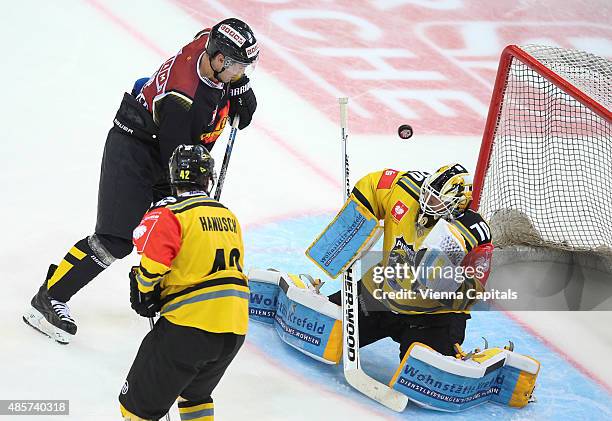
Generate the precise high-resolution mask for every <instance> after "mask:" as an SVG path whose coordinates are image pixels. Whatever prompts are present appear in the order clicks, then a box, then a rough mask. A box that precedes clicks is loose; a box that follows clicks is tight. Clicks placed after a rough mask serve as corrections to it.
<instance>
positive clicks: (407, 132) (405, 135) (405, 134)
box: [397, 124, 412, 139]
mask: <svg viewBox="0 0 612 421" xmlns="http://www.w3.org/2000/svg"><path fill="white" fill-rule="evenodd" d="M397 134H398V136H399V137H400V138H402V139H410V138H411V137H412V126H410V124H402V125H401V126H399V127H398V128H397Z"/></svg>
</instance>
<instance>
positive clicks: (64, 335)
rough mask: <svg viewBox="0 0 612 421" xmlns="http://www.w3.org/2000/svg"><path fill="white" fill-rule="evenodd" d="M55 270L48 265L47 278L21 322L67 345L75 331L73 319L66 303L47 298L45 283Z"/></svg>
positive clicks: (55, 267)
mask: <svg viewBox="0 0 612 421" xmlns="http://www.w3.org/2000/svg"><path fill="white" fill-rule="evenodd" d="M56 269H57V266H56V265H50V266H49V271H48V272H47V278H46V279H45V282H44V283H43V284H42V285H41V287H40V289H39V290H38V293H37V294H36V295H35V296H34V297H33V298H32V308H31V309H29V310H28V311H26V312H25V314H24V315H23V321H24V322H26V323H27V324H29V325H30V326H32V327H33V328H34V329H36V330H38V331H40V332H42V333H44V334H45V335H47V336H49V337H50V338H51V339H54V340H55V341H56V342H58V343H60V344H64V345H65V344H68V343H70V340H71V339H72V338H73V337H74V335H75V334H76V331H77V325H76V323H75V322H74V319H73V318H72V317H70V309H69V308H68V305H67V304H66V303H62V302H61V301H57V300H54V299H52V298H51V297H49V294H48V293H47V281H48V280H49V278H51V276H52V275H53V272H55V270H56Z"/></svg>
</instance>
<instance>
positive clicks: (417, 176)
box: [402, 171, 429, 187]
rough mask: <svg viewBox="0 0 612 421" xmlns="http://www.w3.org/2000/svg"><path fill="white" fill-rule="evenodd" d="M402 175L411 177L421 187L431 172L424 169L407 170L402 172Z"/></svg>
mask: <svg viewBox="0 0 612 421" xmlns="http://www.w3.org/2000/svg"><path fill="white" fill-rule="evenodd" d="M402 176H403V177H407V178H409V179H410V180H412V181H413V182H414V183H416V184H417V185H418V186H419V187H421V186H422V185H423V182H424V181H425V179H426V178H427V177H428V176H429V173H428V172H423V171H406V172H405V173H404V174H402Z"/></svg>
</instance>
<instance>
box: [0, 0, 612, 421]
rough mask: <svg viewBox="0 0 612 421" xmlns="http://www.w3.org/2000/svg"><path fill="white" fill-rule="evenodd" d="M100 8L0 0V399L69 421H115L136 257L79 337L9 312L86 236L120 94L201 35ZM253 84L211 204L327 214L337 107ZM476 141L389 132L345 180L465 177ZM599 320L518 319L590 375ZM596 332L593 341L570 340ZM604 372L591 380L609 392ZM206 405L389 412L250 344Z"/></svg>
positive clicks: (358, 141)
mask: <svg viewBox="0 0 612 421" xmlns="http://www.w3.org/2000/svg"><path fill="white" fill-rule="evenodd" d="M100 3H102V2H94V1H77V0H64V1H61V2H60V1H55V2H49V1H46V2H41V1H35V0H22V1H21V2H18V3H17V2H11V3H10V6H8V5H3V11H2V15H3V19H2V21H3V23H2V25H0V47H1V51H2V54H3V60H2V66H1V68H0V77H1V80H2V81H3V101H2V104H1V105H0V111H1V113H0V115H1V121H2V141H1V142H0V163H1V165H0V180H2V197H3V202H4V203H3V206H2V213H1V216H2V234H3V241H2V243H1V245H0V280H1V282H2V285H3V295H2V298H3V300H2V303H1V305H0V320H1V326H2V327H3V331H2V340H1V341H0V373H1V377H0V399H70V402H71V414H72V415H71V417H70V419H74V420H114V419H118V418H119V417H118V409H117V394H118V392H119V390H120V388H121V385H122V383H123V379H124V377H125V374H126V373H127V370H128V369H129V366H130V364H131V362H132V359H133V357H134V355H135V353H136V350H137V348H138V345H139V343H140V340H141V339H142V337H143V335H144V334H145V332H146V331H147V330H148V324H147V321H146V320H144V319H142V318H139V317H138V316H136V315H135V314H134V313H133V312H132V311H131V310H130V308H129V303H128V286H127V282H126V276H125V274H126V273H127V270H128V268H129V267H130V266H131V265H132V264H133V263H134V262H136V261H137V259H136V257H135V256H130V257H129V258H127V259H124V260H123V261H121V262H118V263H116V264H114V265H113V266H112V267H111V268H110V269H109V270H107V271H105V272H104V273H103V274H102V275H101V276H100V277H99V278H98V279H96V280H95V281H94V282H92V283H91V284H90V285H88V286H87V287H86V288H85V289H84V290H83V291H82V292H81V293H79V295H78V296H77V297H76V298H75V299H73V300H72V301H71V303H70V304H71V309H72V312H73V314H74V316H75V317H76V319H77V320H78V323H79V333H78V335H77V338H76V340H75V341H74V342H73V343H72V344H70V345H69V346H66V347H62V346H60V345H57V344H54V343H53V342H51V341H50V340H48V339H47V338H45V337H43V336H42V335H40V334H37V333H36V332H34V331H32V330H31V329H28V328H27V327H26V326H25V325H24V324H23V322H22V321H21V313H22V311H23V310H24V309H25V308H26V307H27V306H28V303H29V300H30V298H31V296H32V295H33V294H34V292H35V291H36V289H37V288H38V286H39V284H40V283H41V281H42V277H43V276H44V274H45V273H46V267H47V265H48V263H50V262H57V261H58V260H59V259H60V258H61V256H62V255H63V254H64V253H65V252H66V250H68V248H69V247H70V246H71V245H72V244H73V243H74V242H75V241H76V240H78V239H80V238H82V237H83V236H84V235H85V234H87V233H90V232H91V231H92V229H93V225H94V223H95V209H96V199H97V183H98V173H99V166H100V159H101V155H102V150H103V146H104V139H105V136H106V132H107V131H108V129H109V128H110V127H111V126H110V125H111V121H112V117H113V116H114V113H115V111H116V108H117V106H118V104H119V101H120V99H121V95H122V92H123V91H124V90H129V89H130V87H131V84H132V83H133V81H134V80H135V79H136V78H137V77H140V76H144V75H148V74H150V73H152V72H153V71H154V70H155V69H156V68H157V66H159V64H160V63H161V62H162V61H163V59H164V58H165V56H162V53H166V54H171V53H174V51H175V50H176V49H177V47H178V46H179V45H182V43H184V42H185V40H188V39H190V37H191V36H193V34H195V33H196V32H197V31H198V30H199V29H200V25H199V24H198V22H196V21H194V20H193V19H191V18H190V17H188V16H186V15H185V14H184V13H183V12H181V11H180V10H178V9H177V8H176V7H175V6H174V5H173V4H171V3H168V2H162V1H160V2H155V7H145V6H146V5H148V4H149V2H146V1H144V0H140V1H130V2H121V1H118V0H113V1H105V2H104V5H105V6H104V7H108V8H109V10H111V11H113V13H115V14H116V15H118V16H120V17H121V18H122V19H124V20H126V21H128V22H130V23H131V24H132V25H133V27H134V28H136V29H137V30H138V31H140V33H143V34H147V36H148V37H149V38H150V39H152V40H155V47H156V49H157V51H155V49H154V48H149V47H147V46H146V45H145V44H143V42H142V40H139V39H138V38H137V37H135V36H133V34H130V33H129V32H127V31H126V30H124V29H121V28H120V27H119V26H117V23H116V22H113V21H112V20H111V19H109V18H108V17H107V16H106V15H104V13H102V12H101V11H100V9H99V8H97V7H95V5H96V4H100ZM236 3H238V2H236ZM253 83H254V85H255V87H256V90H257V95H258V98H259V109H258V111H257V115H256V117H255V120H256V122H255V123H254V124H253V126H252V127H250V128H249V129H248V130H245V131H244V132H241V133H239V136H238V138H237V146H236V148H235V150H234V154H233V156H232V162H231V166H230V170H229V174H228V177H227V179H226V183H225V190H224V193H223V202H224V203H226V204H227V205H228V206H229V207H231V208H232V209H233V210H234V211H235V213H236V214H237V215H238V217H239V218H240V220H241V221H242V223H243V225H244V226H245V227H246V229H247V230H248V229H249V227H250V226H257V225H258V224H260V223H263V222H266V221H275V220H277V219H279V218H281V217H282V216H284V215H304V214H317V213H321V212H323V211H328V210H332V209H335V208H336V207H337V206H338V205H339V203H340V183H339V181H333V180H334V179H335V180H338V179H339V175H340V160H339V156H338V155H339V147H338V145H337V143H336V142H337V139H338V133H339V129H338V126H337V123H336V104H335V103H334V102H333V101H332V102H330V103H327V104H321V105H320V107H319V109H315V108H313V107H312V106H311V105H310V104H309V103H307V102H306V101H304V100H303V99H302V98H300V97H299V96H298V95H297V94H296V93H294V92H293V91H292V90H291V87H290V86H286V85H284V84H283V83H281V82H280V81H279V80H277V79H275V77H274V76H273V75H272V74H271V73H269V72H268V69H266V67H265V66H261V68H258V69H257V78H256V79H255V80H254V82H253ZM266 97H273V99H266ZM287 104H290V106H288V105H287ZM479 143H480V141H479V138H478V137H476V136H474V137H463V138H457V137H452V136H444V137H433V136H431V137H422V136H419V135H418V134H417V135H415V138H414V139H413V140H411V141H410V142H403V143H402V142H400V141H399V140H397V138H396V137H395V134H394V133H391V134H390V135H387V134H381V135H380V136H376V137H374V136H353V137H351V146H350V148H351V160H352V161H351V162H352V168H351V170H352V174H355V175H358V174H363V173H365V172H367V171H369V170H377V169H380V168H383V167H396V168H400V169H412V168H414V169H430V170H431V169H434V168H435V167H437V166H439V165H440V164H441V163H445V162H447V161H459V162H463V163H464V164H465V165H466V166H468V167H470V168H474V166H475V161H476V157H477V153H478V148H479ZM223 149H224V143H223V142H221V143H220V144H219V145H218V146H217V147H216V148H215V155H216V157H218V158H219V161H220V159H221V157H222V152H223ZM261 247H265V245H261ZM602 319H603V321H602ZM602 319H600V321H599V323H598V324H597V325H595V326H592V325H591V323H592V322H589V323H580V322H576V323H575V324H572V325H571V326H569V327H566V329H567V331H566V332H564V333H563V334H562V335H560V334H559V333H558V331H557V332H556V331H555V329H553V328H551V321H549V320H544V321H543V322H542V320H541V318H537V317H536V318H533V319H530V320H528V323H529V324H531V325H532V326H533V327H534V329H535V330H538V331H540V332H542V334H543V335H546V337H547V338H548V340H549V341H551V342H553V343H557V344H558V346H559V347H562V348H564V349H565V350H566V351H567V352H568V353H569V354H571V355H572V357H573V358H575V359H576V360H578V361H580V362H581V364H583V365H584V366H586V367H589V368H591V369H592V370H594V371H598V372H599V370H600V368H601V361H600V360H596V359H595V358H593V354H592V353H591V347H589V346H584V345H585V344H584V343H581V342H580V340H576V338H588V340H589V341H590V343H591V344H593V348H597V349H598V350H600V351H599V353H598V354H597V355H602V354H603V353H605V351H607V352H608V353H609V351H610V349H611V346H610V339H609V337H610V336H609V335H610V330H609V329H603V328H601V327H600V326H602V325H603V326H609V323H610V321H611V318H610V316H609V314H606V315H605V316H604V317H603V318H602ZM566 326H567V325H566ZM593 330H597V331H598V334H587V333H585V334H584V336H581V337H578V336H573V333H572V332H593ZM609 366H610V364H609V363H607V364H606V370H608V371H605V373H606V374H605V375H604V374H602V376H603V379H604V380H605V381H607V382H609V383H610V385H612V381H610V379H612V375H607V373H609V372H610V371H609ZM215 402H216V415H217V419H219V420H239V419H247V418H248V419H253V418H254V419H261V420H328V419H329V420H331V419H334V420H339V419H348V418H347V417H346V414H350V419H353V420H358V419H359V420H368V421H371V420H378V419H387V418H388V413H387V412H385V411H384V410H383V409H380V410H378V409H376V408H373V407H372V406H370V405H364V404H362V403H360V402H358V401H355V400H348V399H346V398H345V397H342V396H340V395H336V394H334V393H327V391H323V392H321V391H320V390H319V386H318V385H316V384H313V383H309V382H308V381H307V380H304V379H303V378H302V377H301V376H299V375H296V373H292V372H291V371H288V370H286V369H285V368H284V367H282V366H278V365H277V363H276V362H275V361H274V359H271V358H269V357H267V356H266V355H265V353H263V352H262V351H261V350H260V349H259V348H257V347H256V346H254V345H252V344H250V343H248V342H247V344H246V345H245V347H244V349H243V350H242V351H241V352H240V354H239V355H238V357H237V359H236V360H235V362H234V363H233V364H232V365H231V367H230V368H229V370H228V372H227V374H226V376H225V377H224V378H223V380H222V382H221V384H220V385H219V387H218V388H217V390H216V391H215ZM253 414H256V415H253ZM19 419H21V420H26V419H29V417H22V418H19ZM31 419H33V420H41V419H43V417H32V418H31ZM53 419H60V417H58V418H53ZM173 419H175V420H176V419H178V414H176V413H174V414H173Z"/></svg>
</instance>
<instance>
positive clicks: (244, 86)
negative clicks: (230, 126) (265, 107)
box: [229, 76, 257, 130]
mask: <svg viewBox="0 0 612 421" xmlns="http://www.w3.org/2000/svg"><path fill="white" fill-rule="evenodd" d="M229 100H230V109H229V116H230V118H231V119H232V120H234V117H236V116H239V117H240V123H238V128H239V129H240V130H242V129H244V128H245V127H246V126H248V125H249V124H250V123H251V119H252V118H253V114H255V110H256V109H257V98H255V93H254V92H253V89H251V84H250V83H249V78H248V77H246V76H242V77H241V78H240V79H238V80H237V81H235V82H230V90H229Z"/></svg>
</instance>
